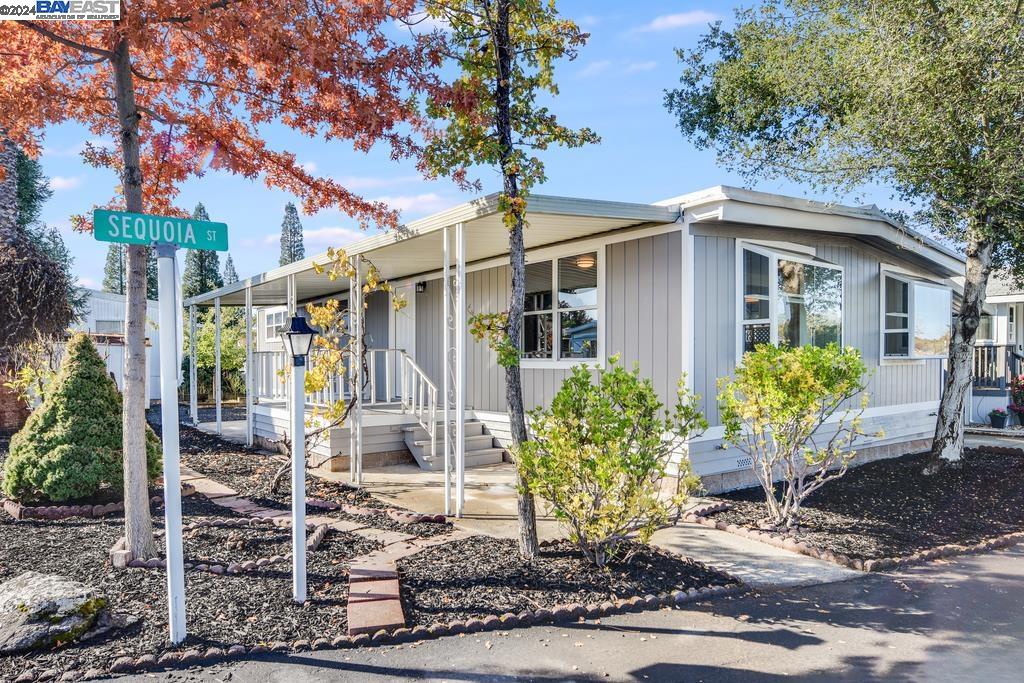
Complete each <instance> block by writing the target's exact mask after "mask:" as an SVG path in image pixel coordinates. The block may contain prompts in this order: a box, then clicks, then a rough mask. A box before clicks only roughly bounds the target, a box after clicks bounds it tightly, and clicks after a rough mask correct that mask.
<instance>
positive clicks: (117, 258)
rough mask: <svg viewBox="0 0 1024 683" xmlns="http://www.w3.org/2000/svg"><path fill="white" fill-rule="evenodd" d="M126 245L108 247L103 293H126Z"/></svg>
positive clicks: (104, 267) (104, 268) (104, 266)
mask: <svg viewBox="0 0 1024 683" xmlns="http://www.w3.org/2000/svg"><path fill="white" fill-rule="evenodd" d="M124 255H125V252H124V245H123V244H111V245H109V246H108V247H107V260H106V262H105V263H104V264H103V291H104V292H110V293H111V294H124V292H125V279H126V272H125V259H124Z"/></svg>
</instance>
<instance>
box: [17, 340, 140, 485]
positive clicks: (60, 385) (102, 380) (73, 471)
mask: <svg viewBox="0 0 1024 683" xmlns="http://www.w3.org/2000/svg"><path fill="white" fill-rule="evenodd" d="M146 459H147V462H148V469H149V476H150V479H152V478H154V477H156V476H157V475H159V473H160V441H159V439H157V436H156V434H154V433H153V430H152V429H150V428H149V427H148V426H147V427H146ZM2 486H3V491H4V493H5V494H6V495H7V496H9V497H11V498H14V499H15V500H18V501H21V502H25V503H39V502H54V503H61V502H66V501H74V500H83V499H90V498H93V497H94V496H96V495H97V494H98V493H99V492H100V490H101V489H102V488H103V487H105V486H107V487H110V488H111V489H112V490H113V492H114V493H115V494H116V495H118V496H120V494H121V490H122V489H123V487H124V469H123V465H122V459H121V393H120V392H119V391H118V389H117V385H116V384H115V383H114V380H113V379H112V378H111V377H110V375H108V374H107V368H106V364H105V363H104V361H103V359H102V358H100V355H99V353H97V351H96V347H95V346H94V345H93V343H92V340H91V339H89V337H88V336H87V335H85V334H77V335H75V336H74V337H72V339H71V340H70V341H69V342H68V345H67V349H66V353H65V354H64V360H63V362H62V363H61V368H60V371H59V373H58V374H57V377H56V378H55V379H54V381H53V384H52V385H51V386H50V388H49V391H48V392H47V394H46V398H45V399H44V400H43V403H42V405H40V406H39V407H38V408H37V409H36V410H35V411H34V412H33V413H32V415H31V416H30V417H29V418H28V421H27V422H26V423H25V426H24V427H22V429H21V431H19V432H18V433H17V434H15V435H14V437H13V438H12V439H11V444H10V454H9V455H8V457H7V460H6V462H4V479H3V485H2Z"/></svg>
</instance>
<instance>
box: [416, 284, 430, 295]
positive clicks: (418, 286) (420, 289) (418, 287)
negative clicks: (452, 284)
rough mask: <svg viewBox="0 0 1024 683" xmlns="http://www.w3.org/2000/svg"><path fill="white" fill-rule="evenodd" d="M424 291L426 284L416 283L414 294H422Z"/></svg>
mask: <svg viewBox="0 0 1024 683" xmlns="http://www.w3.org/2000/svg"><path fill="white" fill-rule="evenodd" d="M425 291H427V283H426V282H417V283H416V293H417V294H422V293H423V292H425Z"/></svg>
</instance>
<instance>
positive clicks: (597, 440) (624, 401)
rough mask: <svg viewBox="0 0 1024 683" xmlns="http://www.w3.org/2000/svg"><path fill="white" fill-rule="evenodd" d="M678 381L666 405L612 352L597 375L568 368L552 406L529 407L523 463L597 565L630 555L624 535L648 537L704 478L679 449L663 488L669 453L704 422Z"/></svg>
mask: <svg viewBox="0 0 1024 683" xmlns="http://www.w3.org/2000/svg"><path fill="white" fill-rule="evenodd" d="M684 380H685V378H683V379H682V380H680V382H679V389H678V393H677V397H676V404H675V406H674V407H673V408H672V410H669V411H666V410H665V409H664V405H663V404H662V403H661V401H660V400H659V399H658V394H657V392H656V391H655V390H654V385H653V384H651V381H650V380H649V379H645V378H641V377H640V369H639V367H637V368H634V369H633V371H632V372H630V371H627V370H626V369H624V368H623V367H622V366H621V365H619V359H618V356H613V357H611V358H609V359H608V367H607V369H605V370H603V371H600V372H598V375H597V382H596V383H595V382H594V381H593V378H592V377H591V371H590V370H589V369H587V368H586V367H583V366H579V365H578V366H576V367H574V368H573V370H572V373H571V374H570V375H569V377H568V378H567V379H566V380H565V381H564V382H563V383H562V387H561V389H559V391H558V394H556V395H555V398H554V400H553V401H552V402H551V407H550V408H547V409H544V408H541V409H538V410H535V411H534V412H533V413H532V414H531V417H532V421H531V427H532V428H533V432H534V438H533V440H531V441H528V442H526V443H524V444H523V446H522V448H520V449H519V463H518V465H519V468H520V469H522V470H523V471H524V479H525V480H526V481H528V482H529V487H530V490H531V491H532V492H533V493H534V494H536V495H538V496H540V497H541V498H542V499H543V500H545V501H547V502H548V503H549V504H550V505H551V508H552V509H553V510H554V514H555V517H556V518H557V519H558V520H559V521H560V522H562V523H563V524H564V525H565V526H566V527H567V528H568V531H569V538H570V540H572V541H573V542H574V543H576V544H577V545H578V546H579V548H580V551H581V552H582V553H583V554H584V556H586V557H587V559H589V560H590V561H591V562H593V563H594V564H596V565H597V566H598V567H603V566H605V565H606V564H607V563H608V562H613V561H616V560H627V559H628V555H629V553H628V552H626V551H624V550H623V549H624V548H625V547H628V545H624V544H626V542H627V541H629V540H631V539H632V538H633V537H635V538H636V539H637V540H639V541H640V542H641V543H646V542H647V541H648V540H650V537H651V534H653V533H654V532H655V531H656V530H657V529H658V527H660V526H662V525H663V524H665V523H666V522H667V521H668V519H669V516H670V514H671V512H672V510H673V509H677V508H678V507H679V505H681V504H682V503H683V502H684V501H685V500H686V498H687V497H689V495H690V493H691V492H692V491H694V490H695V489H696V488H697V487H698V486H699V485H700V479H699V478H698V477H697V476H696V475H694V474H693V472H692V470H691V469H690V462H689V460H687V459H686V458H681V459H680V460H679V464H678V472H677V473H676V477H677V486H676V489H675V494H674V495H673V496H671V498H669V499H665V498H663V497H662V495H661V493H662V484H663V482H664V480H665V478H666V475H667V473H668V468H669V464H670V462H671V460H672V458H673V455H674V454H675V455H679V453H680V448H681V445H682V444H684V443H686V441H687V440H688V439H690V438H691V437H693V436H695V435H697V434H698V433H699V432H702V431H703V430H704V429H705V428H707V421H705V420H704V417H703V416H702V415H701V413H700V410H699V408H698V403H699V397H697V396H694V395H693V394H691V393H690V392H689V391H688V390H687V388H686V384H685V381H684ZM668 435H671V439H669V438H666V437H667V436H668Z"/></svg>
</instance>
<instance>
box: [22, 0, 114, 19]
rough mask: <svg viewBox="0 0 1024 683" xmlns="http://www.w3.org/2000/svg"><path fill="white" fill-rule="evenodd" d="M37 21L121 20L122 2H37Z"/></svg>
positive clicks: (37, 0) (107, 0)
mask: <svg viewBox="0 0 1024 683" xmlns="http://www.w3.org/2000/svg"><path fill="white" fill-rule="evenodd" d="M35 16H36V18H37V19H49V20H59V19H93V20H97V19H119V18H120V17H121V2H120V0H36V3H35Z"/></svg>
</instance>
